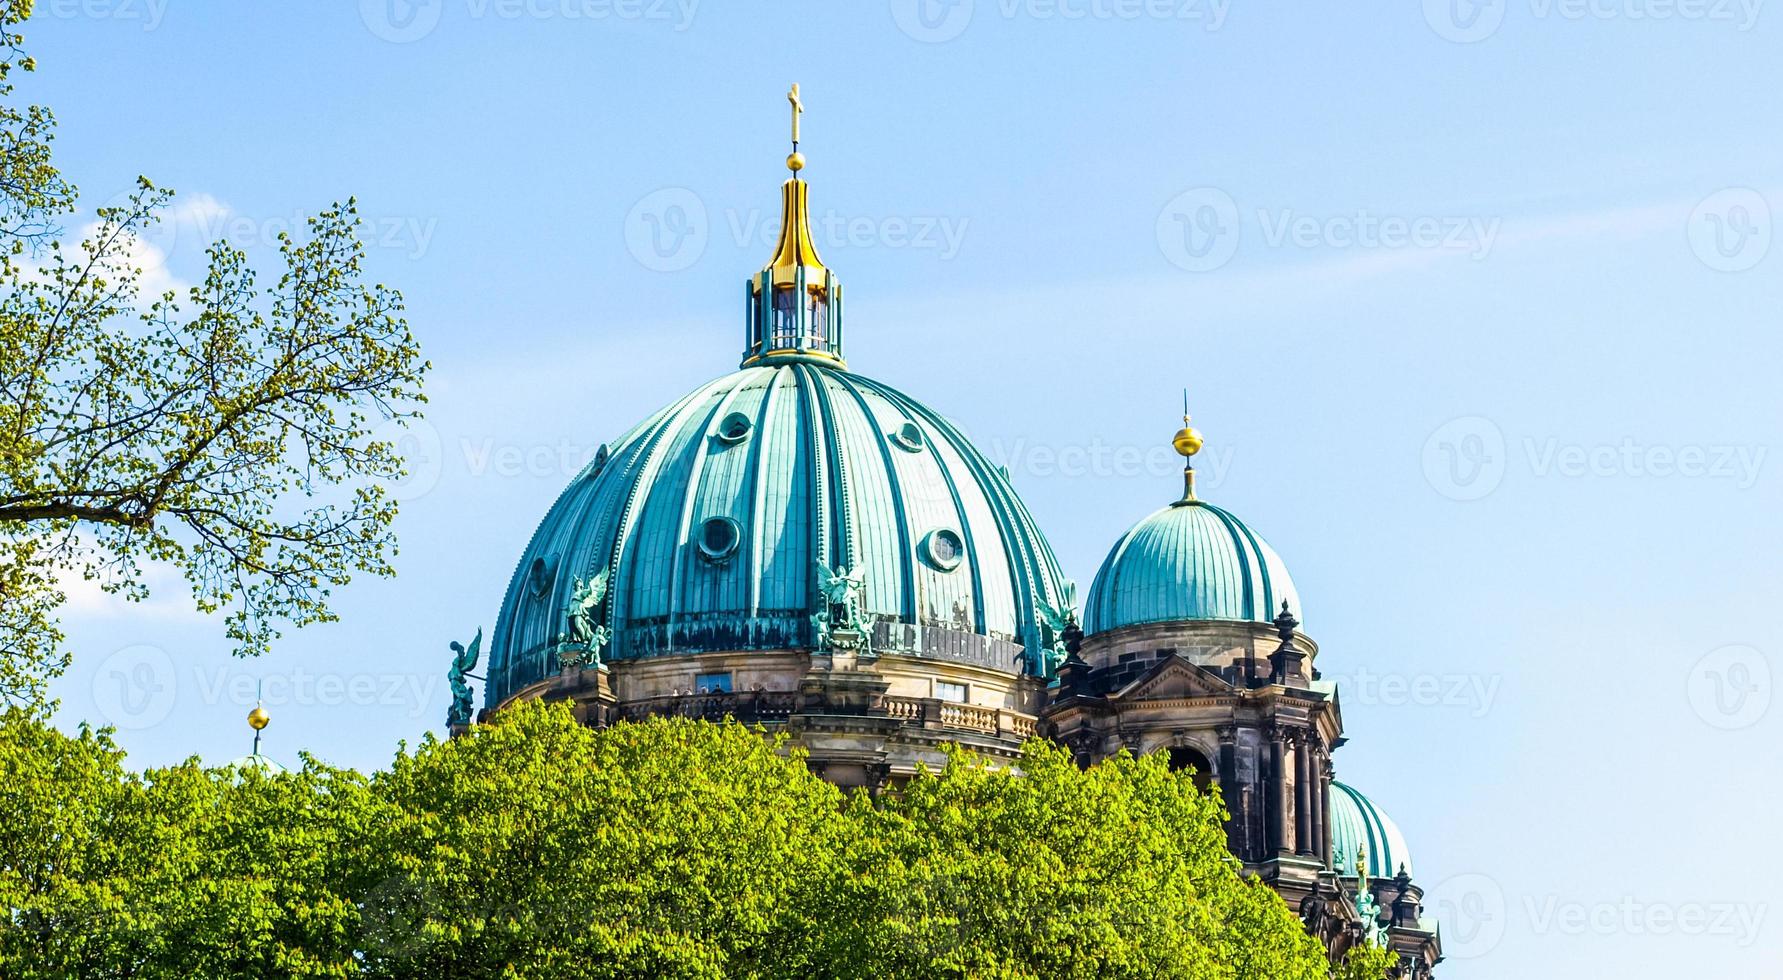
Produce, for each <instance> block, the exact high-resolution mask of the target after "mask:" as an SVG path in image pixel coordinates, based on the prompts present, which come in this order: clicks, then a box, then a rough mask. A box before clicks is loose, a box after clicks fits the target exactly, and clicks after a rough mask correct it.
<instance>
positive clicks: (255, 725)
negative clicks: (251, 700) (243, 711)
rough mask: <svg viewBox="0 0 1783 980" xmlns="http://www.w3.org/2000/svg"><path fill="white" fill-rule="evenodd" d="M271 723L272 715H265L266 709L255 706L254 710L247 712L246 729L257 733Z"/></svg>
mask: <svg viewBox="0 0 1783 980" xmlns="http://www.w3.org/2000/svg"><path fill="white" fill-rule="evenodd" d="M271 723H272V715H269V714H267V713H266V709H265V708H262V707H260V706H259V705H255V706H254V710H253V711H250V712H248V727H250V728H252V729H253V730H254V731H259V730H261V729H262V728H265V727H266V726H267V725H269V724H271Z"/></svg>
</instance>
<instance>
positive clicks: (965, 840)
mask: <svg viewBox="0 0 1783 980" xmlns="http://www.w3.org/2000/svg"><path fill="white" fill-rule="evenodd" d="M1021 769H1022V771H1021V774H1019V775H1018V774H1016V773H1014V772H1012V771H1010V770H1008V769H1001V770H999V769H993V768H990V767H987V766H985V765H984V764H982V763H981V762H979V761H977V760H976V759H974V758H972V757H970V756H967V755H963V754H956V755H955V756H954V757H953V758H952V760H951V761H950V762H949V764H948V765H947V767H946V769H945V771H943V772H939V773H933V774H924V775H921V776H919V777H918V778H917V779H915V780H913V781H912V782H910V783H909V784H908V786H907V787H905V789H904V791H903V792H902V793H900V794H888V795H886V796H884V797H882V798H881V799H879V800H877V801H874V800H871V799H869V798H867V797H866V796H865V795H853V796H846V795H844V794H843V793H842V792H841V791H839V790H837V789H836V788H835V787H833V786H831V785H829V784H828V783H825V782H823V781H822V780H820V779H818V778H816V777H815V776H812V775H811V774H810V772H809V771H808V770H807V768H806V767H805V764H804V762H803V758H802V755H801V754H800V753H799V752H798V751H795V750H793V749H791V748H790V747H789V746H787V745H786V744H785V743H784V742H777V741H775V740H772V739H769V738H764V737H762V736H761V735H760V734H759V733H757V732H753V731H750V730H748V729H745V728H743V727H742V726H740V725H736V724H725V725H713V724H707V723H704V722H695V721H686V720H655V721H650V722H646V723H642V724H633V725H620V726H617V727H615V728H612V729H609V730H606V731H600V732H596V731H593V730H591V729H588V728H585V727H582V726H580V725H578V724H577V723H576V722H575V721H574V720H573V718H572V717H571V716H570V714H569V712H568V710H567V709H565V708H563V707H561V706H545V705H538V704H533V705H523V706H519V707H516V708H513V709H511V710H509V711H507V712H504V713H503V714H502V715H501V716H500V717H499V719H498V720H497V721H496V723H494V724H492V725H486V726H478V727H476V728H474V729H473V730H472V732H471V734H470V735H468V736H467V737H464V738H460V739H456V740H452V741H448V742H439V741H435V740H433V739H431V738H430V739H429V740H428V741H426V742H425V743H423V744H422V745H421V746H420V747H419V748H418V749H417V750H416V751H414V752H412V753H409V752H405V753H402V754H399V755H398V756H397V758H396V760H395V762H394V764H393V766H392V767H391V768H390V769H389V770H388V771H385V772H380V773H378V774H376V775H374V776H372V777H371V778H369V779H367V778H363V777H361V776H359V775H357V774H355V773H352V772H346V771H341V770H336V769H331V768H329V767H327V766H324V765H322V764H320V763H318V762H315V761H314V760H306V762H305V765H304V767H303V769H302V770H301V771H297V772H290V773H282V774H276V775H269V774H264V773H262V772H260V771H259V770H258V769H221V770H219V769H204V768H201V767H200V766H198V765H197V764H196V763H191V762H188V763H186V764H183V765H179V766H173V767H169V768H164V769H156V770H151V771H149V772H147V773H143V774H134V773H131V772H129V771H128V770H127V769H126V768H125V767H124V765H123V759H122V755H121V753H120V752H119V751H118V749H117V748H116V747H115V746H114V745H113V744H112V743H111V741H110V739H109V738H108V737H107V736H106V734H105V733H103V732H91V731H86V730H82V731H81V732H80V733H79V734H78V735H76V736H64V735H61V734H59V733H57V732H56V731H55V730H54V729H52V728H50V727H49V726H48V725H47V723H46V722H45V721H44V720H43V719H42V717H41V716H40V715H34V714H28V713H26V712H24V711H20V710H17V709H15V710H13V711H12V712H11V713H9V714H7V715H6V716H5V717H4V719H0V807H5V812H7V814H8V816H9V819H8V820H7V821H5V822H4V823H0V906H3V907H4V908H5V909H7V910H9V912H10V915H9V918H8V919H7V920H6V921H4V922H0V976H7V977H18V978H22V980H35V978H49V977H58V978H60V977H92V978H113V977H134V978H144V980H157V978H174V977H181V978H183V977H194V976H202V977H206V978H214V980H224V978H233V977H243V978H246V977H254V978H266V977H285V976H291V977H298V976H302V977H385V978H416V980H421V978H428V980H432V978H440V977H452V978H484V977H488V978H540V980H544V978H553V980H555V978H651V977H710V978H716V977H763V978H765V977H888V976H895V977H1032V978H1043V977H1044V978H1053V977H1091V976H1094V977H1185V978H1197V980H1199V978H1222V980H1248V978H1256V980H1284V978H1285V980H1294V978H1307V980H1323V978H1325V977H1327V976H1328V975H1330V974H1329V973H1328V971H1327V969H1326V967H1325V964H1324V959H1323V956H1322V954H1321V952H1320V950H1319V949H1318V948H1317V946H1316V944H1314V943H1313V942H1312V940H1310V939H1309V938H1308V937H1307V936H1306V935H1305V933H1304V932H1303V931H1302V930H1301V927H1300V924H1299V923H1298V921H1296V919H1295V918H1294V916H1293V915H1292V914H1291V913H1290V912H1289V910H1288V908H1287V907H1286V906H1285V905H1284V904H1283V903H1282V902H1281V900H1280V899H1279V898H1277V897H1276V895H1275V894H1274V893H1273V892H1271V891H1269V890H1268V889H1267V888H1264V887H1262V886H1261V885H1258V884H1255V883H1253V882H1251V881H1247V880H1245V879H1243V878H1241V877H1240V876H1239V875H1238V874H1237V873H1236V872H1235V870H1234V868H1233V865H1232V862H1231V860H1230V858H1229V857H1228V855H1227V853H1226V849H1225V838H1224V834H1223V832H1222V831H1221V829H1220V824H1219V820H1220V809H1219V803H1218V801H1217V799H1215V798H1213V797H1210V796H1206V795H1201V794H1198V793H1197V792H1196V791H1195V789H1194V786H1193V784H1192V782H1190V781H1189V780H1188V779H1187V778H1185V777H1182V776H1180V775H1177V774H1173V773H1171V772H1169V771H1168V769H1167V768H1166V767H1165V766H1164V765H1163V763H1162V762H1161V761H1160V760H1157V759H1145V760H1134V759H1130V758H1121V759H1117V760H1114V761H1111V762H1109V763H1105V764H1103V765H1100V766H1097V767H1095V768H1093V769H1091V770H1090V771H1088V772H1080V771H1079V770H1077V769H1076V767H1075V766H1073V765H1072V764H1071V763H1070V761H1069V760H1068V759H1067V758H1066V756H1065V754H1064V753H1063V752H1062V751H1060V750H1059V749H1057V748H1056V747H1053V746H1051V745H1049V744H1046V743H1044V742H1035V743H1033V744H1032V745H1031V746H1030V748H1029V749H1028V751H1027V753H1026V754H1025V756H1024V758H1023V761H1022V764H1021ZM1373 952H1374V953H1376V954H1379V955H1377V956H1376V958H1375V959H1374V960H1370V961H1367V962H1363V961H1361V960H1358V961H1355V962H1352V963H1351V964H1349V965H1348V966H1347V967H1346V968H1345V970H1344V972H1342V973H1341V974H1340V975H1341V976H1343V977H1344V978H1346V980H1362V978H1364V977H1380V976H1383V975H1384V970H1385V960H1384V959H1383V958H1381V957H1384V954H1381V953H1380V951H1373Z"/></svg>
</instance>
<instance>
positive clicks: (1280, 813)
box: [1268, 725, 1288, 854]
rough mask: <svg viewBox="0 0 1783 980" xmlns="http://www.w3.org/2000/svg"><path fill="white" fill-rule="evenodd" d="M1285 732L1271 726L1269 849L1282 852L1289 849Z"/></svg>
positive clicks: (1275, 852) (1272, 851)
mask: <svg viewBox="0 0 1783 980" xmlns="http://www.w3.org/2000/svg"><path fill="white" fill-rule="evenodd" d="M1284 735H1285V733H1284V732H1283V731H1282V730H1281V729H1280V728H1277V727H1275V726H1274V725H1271V726H1270V728H1269V793H1268V801H1269V850H1270V852H1271V853H1273V854H1280V853H1282V852H1284V851H1286V850H1287V849H1288V826H1287V814H1288V769H1287V764H1286V763H1287V752H1288V749H1287V745H1286V742H1285V739H1284Z"/></svg>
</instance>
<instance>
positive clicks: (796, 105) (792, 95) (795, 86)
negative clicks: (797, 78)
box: [786, 82, 805, 150]
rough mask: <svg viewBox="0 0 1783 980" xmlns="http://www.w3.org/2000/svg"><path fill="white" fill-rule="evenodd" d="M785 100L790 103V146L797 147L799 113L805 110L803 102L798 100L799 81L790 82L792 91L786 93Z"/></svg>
mask: <svg viewBox="0 0 1783 980" xmlns="http://www.w3.org/2000/svg"><path fill="white" fill-rule="evenodd" d="M786 101H788V102H791V103H792V146H793V149H795V150H796V149H798V148H799V113H801V112H804V111H805V103H803V102H800V101H799V83H798V82H794V83H792V91H790V92H788V93H786Z"/></svg>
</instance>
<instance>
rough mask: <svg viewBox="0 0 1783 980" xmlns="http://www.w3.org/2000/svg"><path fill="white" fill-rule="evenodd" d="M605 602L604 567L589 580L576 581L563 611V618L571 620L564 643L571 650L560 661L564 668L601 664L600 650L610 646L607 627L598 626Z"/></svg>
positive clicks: (605, 583) (601, 624)
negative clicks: (599, 613)
mask: <svg viewBox="0 0 1783 980" xmlns="http://www.w3.org/2000/svg"><path fill="white" fill-rule="evenodd" d="M606 599H607V570H606V569H605V568H603V569H601V570H600V571H599V572H596V573H595V575H594V577H593V578H591V579H588V580H587V581H583V580H582V579H580V578H578V579H576V582H575V585H574V586H573V587H572V588H571V589H570V597H569V601H567V602H566V603H564V610H563V614H564V618H565V619H567V620H568V621H569V632H568V633H566V634H565V635H564V640H565V641H566V642H567V644H568V645H569V647H570V649H568V650H565V651H564V652H563V653H562V654H561V655H560V658H559V659H560V660H561V662H562V663H563V665H564V666H566V667H586V666H591V665H597V664H599V663H600V657H601V654H600V651H601V647H604V646H606V645H607V639H608V637H609V636H610V634H609V633H608V631H607V627H606V624H604V623H597V622H596V620H597V618H598V616H597V613H598V611H599V610H600V606H601V603H603V602H605V601H606Z"/></svg>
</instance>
